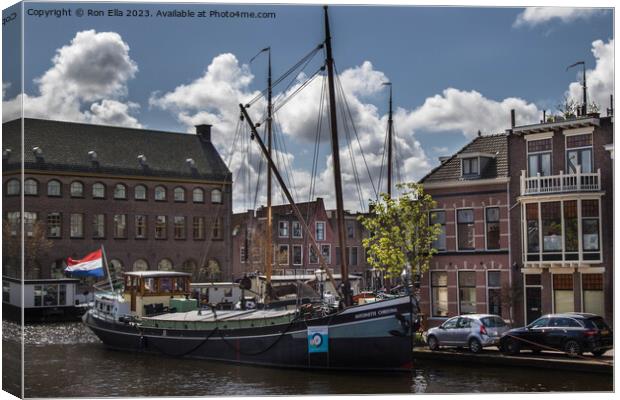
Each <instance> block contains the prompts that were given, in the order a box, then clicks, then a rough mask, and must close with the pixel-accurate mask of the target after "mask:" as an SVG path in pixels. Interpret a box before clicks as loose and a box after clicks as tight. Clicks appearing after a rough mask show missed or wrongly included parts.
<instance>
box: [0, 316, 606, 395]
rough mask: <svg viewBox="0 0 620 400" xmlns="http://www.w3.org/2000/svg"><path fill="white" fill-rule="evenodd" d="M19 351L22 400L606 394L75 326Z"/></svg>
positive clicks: (501, 376) (512, 377) (585, 383)
mask: <svg viewBox="0 0 620 400" xmlns="http://www.w3.org/2000/svg"><path fill="white" fill-rule="evenodd" d="M11 332H14V333H17V332H19V327H18V326H17V325H14V324H11V323H8V322H6V321H3V333H4V335H3V348H4V352H3V363H4V365H7V364H6V363H7V362H14V360H15V359H17V358H18V357H19V356H18V349H19V346H17V345H16V344H17V343H15V342H14V339H11V336H12V335H11V334H10V333H11ZM7 333H9V334H7ZM24 352H25V361H26V362H25V378H24V379H25V385H24V387H25V395H26V397H104V396H122V397H129V396H246V395H252V396H265V395H322V394H324V395H328V394H329V395H336V394H371V393H379V394H391V393H393V394H403V393H477V392H495V393H505V392H547V391H612V390H613V379H612V376H611V375H599V374H589V373H570V372H566V371H552V370H544V371H541V370H536V369H519V368H509V367H506V368H501V367H497V366H489V367H485V366H481V365H456V364H455V365H449V364H446V363H439V364H438V363H425V364H417V365H416V368H415V369H414V370H413V371H412V373H410V374H409V373H342V372H338V373H334V372H332V373H328V372H309V371H298V370H288V369H275V368H266V367H250V366H239V365H232V364H226V363H220V362H209V361H203V360H189V359H177V358H169V357H164V356H153V355H147V354H132V353H125V352H119V351H113V350H108V349H106V348H105V347H104V346H103V345H102V344H101V343H100V342H99V340H98V339H97V338H96V337H95V336H94V335H93V334H91V333H90V331H88V330H87V329H86V328H85V327H84V326H83V325H82V324H80V323H63V324H47V325H27V326H26V328H25V350H24ZM12 353H15V354H12ZM6 378H7V376H5V379H6ZM6 383H7V382H6V381H5V384H6Z"/></svg>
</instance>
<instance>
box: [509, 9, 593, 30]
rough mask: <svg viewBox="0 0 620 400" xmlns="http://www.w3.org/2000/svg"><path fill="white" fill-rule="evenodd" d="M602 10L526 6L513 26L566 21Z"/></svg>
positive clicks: (585, 16) (590, 15) (587, 16)
mask: <svg viewBox="0 0 620 400" xmlns="http://www.w3.org/2000/svg"><path fill="white" fill-rule="evenodd" d="M602 12H604V11H603V10H601V9H596V8H568V7H528V8H526V9H525V10H524V11H523V12H522V13H520V14H519V15H517V19H516V20H515V22H514V23H513V26H514V27H517V28H518V27H521V26H537V25H542V24H545V23H547V22H549V21H552V20H559V21H561V22H564V23H567V22H572V21H575V20H577V19H580V18H590V17H592V16H594V15H597V14H600V13H602Z"/></svg>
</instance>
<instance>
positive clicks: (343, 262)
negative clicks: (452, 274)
mask: <svg viewBox="0 0 620 400" xmlns="http://www.w3.org/2000/svg"><path fill="white" fill-rule="evenodd" d="M323 10H324V14H325V50H326V56H327V59H326V60H325V63H326V64H327V83H328V87H329V110H330V112H329V113H330V124H331V142H332V161H333V163H334V184H335V186H336V220H337V223H338V242H339V244H340V275H341V277H342V287H343V289H342V292H343V300H344V304H345V306H350V305H351V290H350V287H351V285H350V283H349V269H348V267H347V257H346V254H347V242H346V236H345V227H344V203H343V200H342V177H341V173H340V154H339V150H340V147H339V145H338V121H337V118H336V116H337V114H336V94H335V90H334V59H333V57H332V43H331V35H330V31H329V16H328V14H327V6H324V7H323Z"/></svg>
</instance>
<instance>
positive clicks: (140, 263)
mask: <svg viewBox="0 0 620 400" xmlns="http://www.w3.org/2000/svg"><path fill="white" fill-rule="evenodd" d="M148 269H149V263H148V262H146V260H145V259H143V258H139V259H137V260H136V261H135V262H134V263H133V270H134V271H146V270H148Z"/></svg>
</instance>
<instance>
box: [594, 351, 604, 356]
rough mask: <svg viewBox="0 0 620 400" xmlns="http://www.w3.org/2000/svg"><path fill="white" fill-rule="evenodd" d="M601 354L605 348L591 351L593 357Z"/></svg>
mask: <svg viewBox="0 0 620 400" xmlns="http://www.w3.org/2000/svg"><path fill="white" fill-rule="evenodd" d="M603 354H605V350H595V351H593V352H592V355H594V357H600V356H602V355H603Z"/></svg>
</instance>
